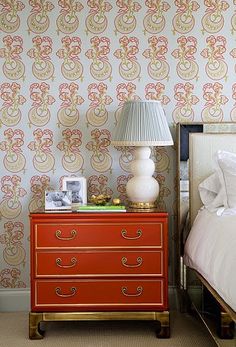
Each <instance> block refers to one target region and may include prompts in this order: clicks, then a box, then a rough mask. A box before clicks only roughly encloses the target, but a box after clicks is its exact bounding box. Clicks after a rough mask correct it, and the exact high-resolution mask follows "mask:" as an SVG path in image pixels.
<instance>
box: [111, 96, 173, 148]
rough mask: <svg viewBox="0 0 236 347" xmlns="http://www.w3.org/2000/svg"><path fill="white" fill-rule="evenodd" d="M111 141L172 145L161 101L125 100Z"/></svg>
mask: <svg viewBox="0 0 236 347" xmlns="http://www.w3.org/2000/svg"><path fill="white" fill-rule="evenodd" d="M111 143H112V144H113V145H114V146H171V145H173V140H172V136H171V133H170V129H169V126H168V123H167V120H166V117H165V114H164V111H163V109H162V106H161V102H160V101H154V100H150V101H148V100H147V101H139V100H138V101H137V100H133V101H127V102H125V103H124V106H123V108H122V112H121V115H120V118H119V121H118V124H117V127H116V129H115V133H114V136H113V138H112V141H111Z"/></svg>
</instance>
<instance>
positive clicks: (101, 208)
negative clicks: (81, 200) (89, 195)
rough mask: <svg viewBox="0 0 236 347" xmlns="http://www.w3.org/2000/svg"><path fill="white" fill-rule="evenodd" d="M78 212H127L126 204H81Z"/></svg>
mask: <svg viewBox="0 0 236 347" xmlns="http://www.w3.org/2000/svg"><path fill="white" fill-rule="evenodd" d="M77 212H126V207H125V206H124V205H92V204H88V205H81V206H80V207H79V208H78V210H77Z"/></svg>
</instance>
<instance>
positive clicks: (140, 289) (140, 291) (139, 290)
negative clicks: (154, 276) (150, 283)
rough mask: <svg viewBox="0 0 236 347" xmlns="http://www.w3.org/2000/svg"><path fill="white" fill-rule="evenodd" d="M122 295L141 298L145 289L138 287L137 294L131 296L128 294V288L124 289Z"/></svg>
mask: <svg viewBox="0 0 236 347" xmlns="http://www.w3.org/2000/svg"><path fill="white" fill-rule="evenodd" d="M121 291H122V294H123V295H125V296H140V295H141V294H142V292H143V287H141V286H140V287H137V293H134V294H129V293H127V287H122V288H121Z"/></svg>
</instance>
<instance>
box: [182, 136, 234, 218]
mask: <svg viewBox="0 0 236 347" xmlns="http://www.w3.org/2000/svg"><path fill="white" fill-rule="evenodd" d="M219 149H221V150H225V151H229V152H234V153H236V134H232V133H231V134H230V133H227V134H226V133H220V134H219V133H216V134H206V133H192V134H190V135H189V199H190V206H189V208H190V211H189V218H190V225H192V224H193V221H194V219H195V217H196V215H197V212H198V210H199V208H200V207H201V206H202V203H201V200H200V196H199V192H198V185H199V183H201V182H202V181H203V180H204V179H205V178H207V177H208V176H209V175H210V174H211V173H213V172H214V167H215V164H214V155H215V153H216V152H217V151H218V150H219Z"/></svg>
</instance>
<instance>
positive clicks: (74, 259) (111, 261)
mask: <svg viewBox="0 0 236 347" xmlns="http://www.w3.org/2000/svg"><path fill="white" fill-rule="evenodd" d="M35 261H36V274H35V276H36V277H46V276H47V277H52V276H55V277H58V276H61V277H66V276H71V277H72V276H73V277H77V276H78V277H81V276H83V277H84V276H86V277H87V276H90V277H91V276H104V275H105V276H114V275H116V276H119V275H122V276H125V275H127V276H130V275H134V276H135V275H142V276H147V275H149V276H150V275H155V276H163V251H161V250H160V251H139V250H138V251H103V252H99V251H97V252H96V251H85V252H78V251H77V252H76V251H75V252H67V251H64V252H46V251H44V252H37V253H36V259H35Z"/></svg>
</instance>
